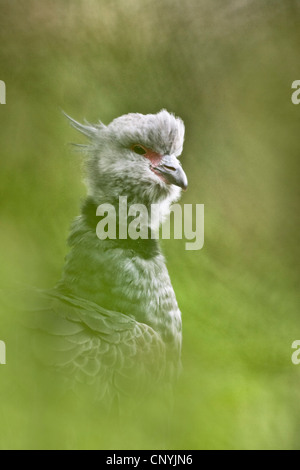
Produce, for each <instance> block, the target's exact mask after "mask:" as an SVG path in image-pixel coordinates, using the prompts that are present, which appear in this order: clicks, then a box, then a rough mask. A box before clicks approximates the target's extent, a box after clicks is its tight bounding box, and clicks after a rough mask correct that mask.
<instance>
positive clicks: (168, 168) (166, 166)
mask: <svg viewBox="0 0 300 470" xmlns="http://www.w3.org/2000/svg"><path fill="white" fill-rule="evenodd" d="M162 167H163V168H165V169H166V170H169V171H176V168H174V167H173V166H169V165H162Z"/></svg>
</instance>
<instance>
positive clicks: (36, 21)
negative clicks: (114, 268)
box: [0, 0, 300, 449]
mask: <svg viewBox="0 0 300 470" xmlns="http://www.w3.org/2000/svg"><path fill="white" fill-rule="evenodd" d="M0 10H1V15H0V25H1V27H0V44H1V51H0V79H1V80H4V81H5V83H6V87H7V104H6V105H1V106H0V123H1V126H0V136H1V173H0V194H1V198H0V210H1V219H0V220H1V232H0V247H1V267H0V286H1V287H7V286H10V285H11V284H13V283H15V282H17V283H21V284H23V283H26V284H29V285H35V286H38V287H51V286H52V285H53V284H54V283H55V282H56V281H57V280H58V279H59V276H60V270H61V267H62V265H63V260H64V256H65V254H66V252H67V247H66V242H65V240H66V237H67V234H68V228H69V225H70V222H71V220H72V219H73V218H74V217H75V216H76V215H77V213H78V209H79V203H80V198H82V197H83V195H84V194H85V188H84V185H83V183H82V180H81V163H80V156H79V155H77V154H75V155H74V153H73V152H72V151H71V150H70V148H69V147H68V143H69V142H72V141H75V142H78V141H80V137H79V136H77V135H76V134H75V132H74V131H73V130H71V129H70V127H69V126H68V124H67V123H66V121H65V119H64V117H63V116H62V114H61V109H63V110H65V111H66V112H67V113H68V114H70V115H71V116H73V117H74V118H75V119H77V120H83V119H84V118H87V119H88V120H89V121H91V122H97V121H98V119H101V120H102V121H103V122H104V123H108V122H110V121H111V120H112V119H113V118H115V117H117V116H119V115H121V114H124V113H128V112H141V113H152V112H153V113H155V112H157V111H159V110H160V109H161V108H166V109H168V110H169V111H172V112H175V113H176V114H177V115H179V116H180V117H182V118H183V120H184V121H185V124H186V128H187V134H186V144H185V149H184V155H183V157H182V163H183V166H184V168H185V170H186V173H187V175H188V177H189V190H188V192H187V193H185V194H184V196H183V198H182V202H183V203H193V204H195V203H200V204H205V247H204V249H203V250H201V251H199V252H189V251H185V250H184V241H180V240H170V241H163V249H164V252H165V254H166V257H167V260H168V268H169V271H170V275H171V278H172V281H173V285H174V288H175V291H176V293H177V298H178V302H179V304H180V307H181V310H182V313H183V324H184V342H183V374H182V377H181V380H180V383H179V385H178V390H177V393H176V397H175V405H174V413H173V417H172V418H170V420H169V421H170V422H169V424H168V428H169V430H168V432H167V437H166V439H164V437H163V436H162V434H161V432H160V429H161V425H162V422H163V421H165V419H166V417H165V416H164V414H163V412H162V410H161V409H160V406H159V405H158V404H157V403H155V401H153V403H152V404H149V408H148V409H146V410H144V413H143V414H142V416H140V417H139V418H136V419H132V422H128V425H127V427H126V431H125V430H124V428H122V427H119V428H118V427H117V423H116V422H115V421H114V420H108V422H104V421H103V419H102V417H101V413H97V409H95V405H94V404H93V403H91V402H90V401H89V400H85V399H83V400H81V401H79V402H78V401H77V399H75V397H72V396H68V397H63V398H61V399H60V400H58V396H59V394H58V393H55V394H52V393H51V392H50V390H48V389H46V387H45V385H44V383H43V379H42V377H41V376H40V375H39V373H38V372H36V370H35V368H34V367H33V366H32V365H31V364H28V363H24V362H22V361H21V362H20V360H19V355H20V353H21V356H22V351H23V349H24V348H26V345H25V344H23V343H22V340H21V339H20V337H19V336H18V333H17V332H15V330H14V328H13V327H12V322H11V320H10V312H9V311H8V310H7V309H2V312H1V318H0V319H1V325H0V339H1V340H4V341H5V342H6V345H7V365H6V366H0V423H1V436H0V448H2V449H6V448H14V449H15V448H26V449H27V448H62V449H69V448H112V449H113V448H116V449H125V448H129V449H144V448H163V447H169V448H173V449H223V448H224V449H229V448H231V449H281V448H283V449H297V448H298V449H299V447H300V445H299V444H300V442H299V435H300V399H299V378H300V366H295V365H293V364H292V362H291V354H292V350H291V345H292V342H293V341H294V340H296V339H299V336H300V322H299V241H298V230H299V222H298V217H299V206H298V202H299V180H298V175H299V173H298V170H299V164H298V161H299V123H300V106H299V107H297V106H295V105H293V104H292V103H291V93H292V91H291V84H292V82H293V81H294V80H297V79H300V72H299V63H298V57H299V46H298V45H299V39H300V30H299V19H300V2H299V1H298V0H294V1H292V0H289V1H288V2H282V1H276V0H272V1H271V0H264V1H261V0H252V1H251V0H227V1H225V2H224V1H223V0H213V1H211V0H189V1H188V0H181V1H179V0H151V1H150V0H140V1H138V0H127V1H126V2H124V1H121V0H109V1H104V0H51V1H50V0H45V1H40V0H18V1H9V0H0ZM28 390H30V393H28Z"/></svg>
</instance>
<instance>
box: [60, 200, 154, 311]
mask: <svg viewBox="0 0 300 470" xmlns="http://www.w3.org/2000/svg"><path fill="white" fill-rule="evenodd" d="M121 202H122V200H121ZM123 202H124V201H123ZM127 202H128V201H127ZM103 204H105V207H104V209H105V208H106V209H108V210H109V209H111V210H112V212H113V213H114V215H113V216H112V219H111V220H110V219H108V220H110V221H111V222H112V223H113V224H114V223H115V224H116V226H115V228H114V236H113V237H112V238H110V237H107V238H103V239H100V237H99V235H100V234H99V233H98V232H99V230H98V226H99V221H101V220H102V221H103V217H101V216H99V215H97V214H99V212H98V209H99V207H100V206H101V205H103ZM128 207H130V202H128ZM122 211H124V207H120V200H119V199H118V200H117V199H115V200H113V199H110V201H109V203H107V200H105V199H104V198H103V199H102V200H101V199H99V198H97V200H95V199H94V198H92V197H90V196H89V197H87V198H86V200H85V201H84V203H83V205H82V208H81V215H80V216H79V217H77V218H76V219H75V221H74V222H73V224H72V227H71V232H70V235H69V239H68V244H69V246H70V248H71V250H70V252H69V254H68V255H67V257H66V263H65V266H64V271H63V277H62V280H61V281H60V283H59V286H60V287H63V288H64V289H66V290H67V291H71V292H72V293H73V294H74V295H77V293H78V295H79V296H84V297H86V298H89V299H90V300H93V301H95V302H96V303H98V294H99V292H100V291H101V289H103V288H104V285H103V283H102V277H103V259H105V258H106V256H107V254H108V253H110V258H108V260H107V262H108V263H111V264H112V263H115V264H116V265H117V264H118V263H117V256H118V255H117V254H120V253H123V254H126V256H128V257H131V258H132V257H138V258H139V259H141V260H151V259H154V258H155V257H157V256H159V255H160V247H159V242H158V239H157V237H156V235H155V234H156V232H155V231H153V230H152V227H151V223H149V221H148V222H147V221H145V222H143V221H142V223H141V227H140V231H141V232H142V233H143V234H144V235H145V234H146V235H147V236H146V237H138V238H136V239H135V238H132V237H131V235H132V233H130V223H131V222H132V220H131V219H132V217H131V216H130V217H128V218H127V226H126V227H125V228H124V221H125V220H126V219H125V218H124V220H121V219H122V217H123V215H122ZM143 224H144V225H143ZM153 234H154V235H153ZM120 250H122V251H120ZM115 258H116V259H115ZM100 297H101V296H100Z"/></svg>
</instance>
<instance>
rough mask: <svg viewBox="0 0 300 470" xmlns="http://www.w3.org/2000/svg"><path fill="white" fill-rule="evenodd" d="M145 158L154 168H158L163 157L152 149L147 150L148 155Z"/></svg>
mask: <svg viewBox="0 0 300 470" xmlns="http://www.w3.org/2000/svg"><path fill="white" fill-rule="evenodd" d="M144 157H145V158H147V159H148V160H150V162H151V163H152V165H153V166H158V165H159V163H160V161H161V159H162V155H160V154H159V153H156V152H153V150H150V149H147V153H146V154H145V155H144Z"/></svg>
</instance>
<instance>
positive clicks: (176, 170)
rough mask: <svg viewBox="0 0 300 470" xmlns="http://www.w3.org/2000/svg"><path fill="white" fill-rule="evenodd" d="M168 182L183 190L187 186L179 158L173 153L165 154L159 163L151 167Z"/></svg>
mask: <svg viewBox="0 0 300 470" xmlns="http://www.w3.org/2000/svg"><path fill="white" fill-rule="evenodd" d="M153 169H154V170H155V171H156V172H157V173H158V174H160V175H161V176H162V177H163V179H164V180H165V181H166V182H167V183H169V184H175V186H179V187H180V188H182V189H183V190H184V191H186V189H187V187H188V180H187V177H186V174H185V172H184V171H183V169H182V166H181V164H180V162H179V160H178V159H177V158H176V157H175V156H174V155H165V156H164V157H163V158H162V159H161V161H160V163H159V164H158V165H157V166H155V167H154V168H153Z"/></svg>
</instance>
